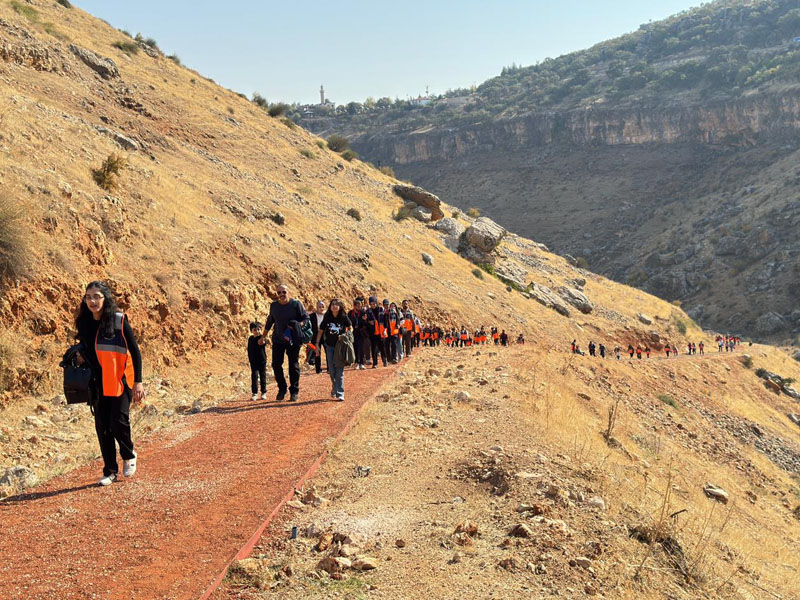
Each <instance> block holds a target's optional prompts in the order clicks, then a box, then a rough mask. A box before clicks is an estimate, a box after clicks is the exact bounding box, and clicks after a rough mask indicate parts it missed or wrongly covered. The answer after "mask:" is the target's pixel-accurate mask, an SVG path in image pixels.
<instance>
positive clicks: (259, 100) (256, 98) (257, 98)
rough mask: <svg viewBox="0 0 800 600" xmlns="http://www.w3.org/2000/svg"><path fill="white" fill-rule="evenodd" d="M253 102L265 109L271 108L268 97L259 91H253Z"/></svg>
mask: <svg viewBox="0 0 800 600" xmlns="http://www.w3.org/2000/svg"><path fill="white" fill-rule="evenodd" d="M253 104H255V105H257V106H258V107H259V108H261V109H263V110H267V109H268V108H269V102H267V99H266V98H264V96H262V95H261V94H259V93H258V92H253Z"/></svg>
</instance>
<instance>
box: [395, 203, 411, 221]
mask: <svg viewBox="0 0 800 600" xmlns="http://www.w3.org/2000/svg"><path fill="white" fill-rule="evenodd" d="M410 217H411V211H410V210H409V209H408V208H406V207H405V206H401V207H400V208H398V209H397V212H395V213H394V214H393V215H392V218H393V219H394V220H395V221H405V220H406V219H408V218H410Z"/></svg>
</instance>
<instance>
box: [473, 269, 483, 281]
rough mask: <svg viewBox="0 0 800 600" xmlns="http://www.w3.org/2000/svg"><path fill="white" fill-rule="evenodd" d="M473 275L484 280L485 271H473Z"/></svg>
mask: <svg viewBox="0 0 800 600" xmlns="http://www.w3.org/2000/svg"><path fill="white" fill-rule="evenodd" d="M472 274H473V275H475V277H477V278H478V279H483V271H481V270H480V269H477V268H476V269H472Z"/></svg>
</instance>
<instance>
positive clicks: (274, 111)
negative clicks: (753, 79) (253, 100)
mask: <svg viewBox="0 0 800 600" xmlns="http://www.w3.org/2000/svg"><path fill="white" fill-rule="evenodd" d="M288 110H289V105H288V104H285V103H283V102H277V103H275V104H271V105H270V107H269V109H268V110H267V114H269V116H270V117H282V116H283V115H285V114H286V112H287V111H288Z"/></svg>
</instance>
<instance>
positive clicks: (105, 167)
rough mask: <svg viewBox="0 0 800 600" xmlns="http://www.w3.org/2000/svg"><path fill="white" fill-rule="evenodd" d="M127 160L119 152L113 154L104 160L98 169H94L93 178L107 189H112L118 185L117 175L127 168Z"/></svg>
mask: <svg viewBox="0 0 800 600" xmlns="http://www.w3.org/2000/svg"><path fill="white" fill-rule="evenodd" d="M126 164H127V163H126V161H125V159H124V158H123V157H121V156H119V155H118V154H111V155H109V156H108V158H106V159H105V160H104V161H103V164H102V165H100V167H99V168H97V169H92V179H94V182H95V183H96V184H97V185H99V186H100V187H101V188H103V189H104V190H106V191H111V190H113V189H114V188H115V187H117V177H119V174H120V173H121V172H122V169H124V168H125V165H126Z"/></svg>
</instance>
